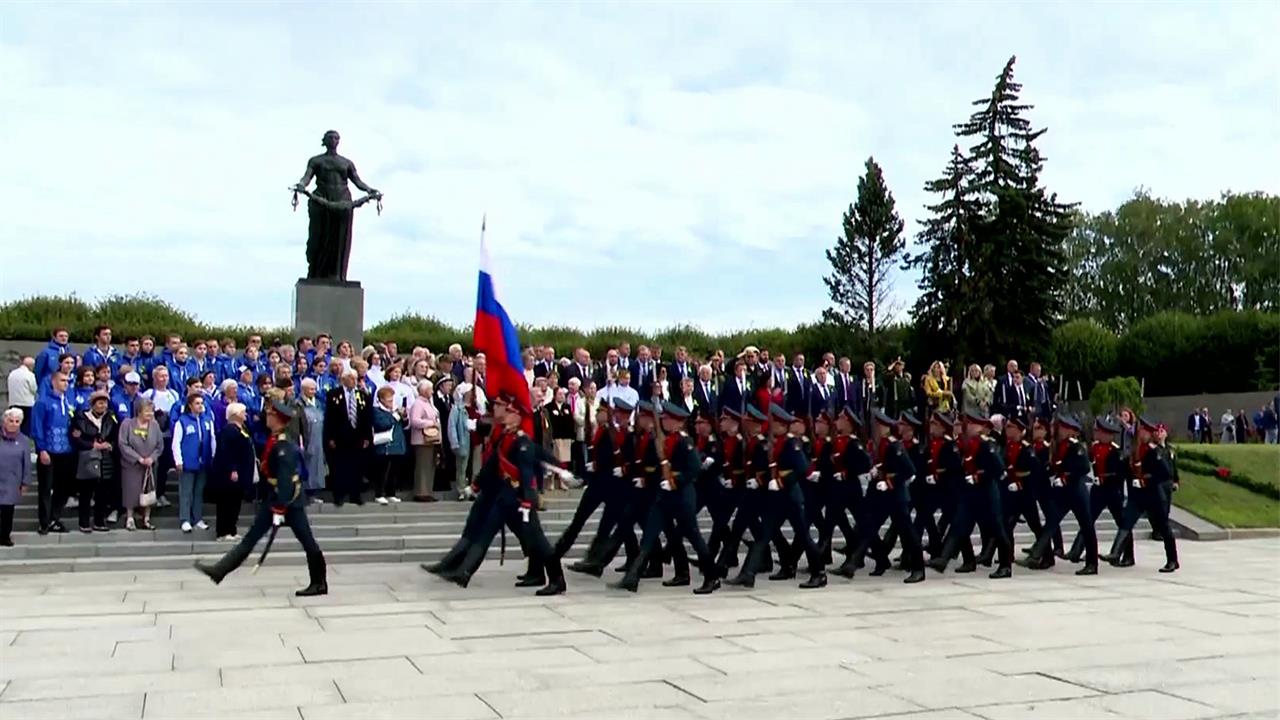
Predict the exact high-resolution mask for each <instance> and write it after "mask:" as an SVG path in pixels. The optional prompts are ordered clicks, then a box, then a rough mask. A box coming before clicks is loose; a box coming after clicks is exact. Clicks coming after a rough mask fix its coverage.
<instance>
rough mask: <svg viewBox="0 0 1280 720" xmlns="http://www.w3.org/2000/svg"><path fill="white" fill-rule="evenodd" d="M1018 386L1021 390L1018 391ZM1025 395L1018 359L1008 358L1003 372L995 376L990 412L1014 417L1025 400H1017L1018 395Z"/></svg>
mask: <svg viewBox="0 0 1280 720" xmlns="http://www.w3.org/2000/svg"><path fill="white" fill-rule="evenodd" d="M1019 388H1021V390H1022V392H1021V393H1019ZM1020 394H1021V395H1022V396H1025V395H1026V388H1025V387H1024V386H1023V383H1022V373H1020V372H1018V361H1017V360H1010V361H1009V362H1008V363H1006V364H1005V373H1004V374H1003V375H1001V376H1000V377H998V378H996V387H995V391H994V392H993V393H992V397H991V414H992V415H1003V416H1005V417H1014V416H1016V415H1017V414H1018V408H1019V407H1021V406H1023V405H1026V403H1025V402H1019V395H1020Z"/></svg>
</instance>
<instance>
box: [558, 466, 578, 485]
mask: <svg viewBox="0 0 1280 720" xmlns="http://www.w3.org/2000/svg"><path fill="white" fill-rule="evenodd" d="M556 475H559V476H560V479H561V480H564V481H565V482H572V481H573V479H574V477H573V473H571V472H569V471H568V470H565V469H564V468H560V469H558V470H556Z"/></svg>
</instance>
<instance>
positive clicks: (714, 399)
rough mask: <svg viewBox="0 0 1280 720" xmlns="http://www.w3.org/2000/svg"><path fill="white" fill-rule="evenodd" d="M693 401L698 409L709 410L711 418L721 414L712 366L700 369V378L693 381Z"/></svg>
mask: <svg viewBox="0 0 1280 720" xmlns="http://www.w3.org/2000/svg"><path fill="white" fill-rule="evenodd" d="M693 401H694V403H695V404H697V406H698V407H704V408H707V409H708V412H709V414H710V416H711V417H717V416H718V415H719V414H720V406H719V404H718V403H719V401H720V397H719V395H718V394H717V393H716V387H715V382H714V381H713V379H712V377H711V366H710V365H703V366H702V367H700V368H698V378H697V379H696V380H694V381H693Z"/></svg>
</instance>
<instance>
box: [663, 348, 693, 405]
mask: <svg viewBox="0 0 1280 720" xmlns="http://www.w3.org/2000/svg"><path fill="white" fill-rule="evenodd" d="M695 373H696V371H695V369H694V365H693V363H691V362H689V350H688V349H687V348H685V346H683V345H679V346H677V347H676V359H675V360H674V361H673V362H672V363H671V367H669V368H667V386H668V387H670V388H671V402H673V403H679V402H680V401H681V400H683V399H684V398H683V397H677V394H678V393H677V392H676V391H677V390H678V389H679V388H680V387H681V382H682V381H683V380H684V379H685V378H692V377H693V376H694V375H695Z"/></svg>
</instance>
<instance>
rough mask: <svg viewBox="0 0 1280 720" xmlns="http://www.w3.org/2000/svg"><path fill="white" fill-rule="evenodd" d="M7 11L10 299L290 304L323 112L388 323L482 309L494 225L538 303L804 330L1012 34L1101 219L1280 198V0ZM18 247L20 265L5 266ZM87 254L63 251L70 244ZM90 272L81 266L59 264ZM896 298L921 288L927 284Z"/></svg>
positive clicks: (268, 313)
mask: <svg viewBox="0 0 1280 720" xmlns="http://www.w3.org/2000/svg"><path fill="white" fill-rule="evenodd" d="M4 20H5V21H4V22H3V23H2V24H0V107H4V108H5V112H4V113H3V114H0V133H3V136H4V137H5V138H6V139H7V140H9V141H10V142H9V143H7V148H6V149H7V153H6V155H7V160H8V163H7V165H8V167H9V169H10V172H11V173H12V175H11V182H10V183H8V184H7V190H6V192H5V193H4V195H3V196H0V212H2V213H3V216H4V217H5V218H6V219H7V221H8V222H7V223H6V228H5V230H4V232H5V234H6V235H8V236H9V237H8V238H7V241H6V243H5V246H6V248H15V247H21V248H24V250H23V251H22V253H23V254H22V255H21V256H22V257H24V258H26V262H27V263H28V266H29V267H31V268H32V270H33V271H32V272H23V271H19V270H15V269H14V268H15V267H22V263H21V262H19V263H17V264H16V265H15V263H13V262H7V263H6V265H5V268H4V269H3V270H0V299H10V298H13V297H18V296H22V295H27V294H34V293H49V292H67V291H68V290H70V289H76V290H77V291H78V292H79V293H80V294H81V295H82V296H89V297H92V296H98V295H103V294H108V293H111V292H117V291H132V290H138V289H147V290H150V291H151V292H154V293H156V294H159V295H161V296H163V297H165V298H167V299H169V300H170V301H172V302H174V303H176V304H178V305H180V306H182V307H184V308H187V309H189V310H191V311H193V312H194V313H196V314H197V315H199V316H200V317H201V318H203V319H206V320H209V321H212V322H253V323H264V324H271V325H283V324H286V323H287V322H288V320H289V317H288V313H289V297H290V293H291V291H292V281H293V279H294V278H295V277H297V276H298V275H300V274H303V273H304V271H305V264H304V260H303V255H302V246H303V243H304V241H305V226H306V220H305V214H304V212H302V211H300V212H298V213H296V214H295V213H291V212H290V211H289V207H288V199H289V196H288V193H287V192H286V190H285V188H286V187H287V186H288V185H289V184H290V183H291V182H293V181H294V180H296V179H297V177H298V176H299V175H300V174H301V172H302V169H303V166H304V163H305V160H306V158H307V157H308V156H309V155H311V154H314V153H315V152H317V151H318V149H319V145H318V143H319V137H320V134H321V133H322V132H323V131H324V130H325V129H328V128H329V127H334V128H337V129H339V130H340V131H341V132H342V133H343V137H344V143H343V147H342V150H343V152H344V153H345V154H347V155H348V156H349V157H351V158H352V159H354V160H355V161H356V163H357V165H358V166H359V168H360V171H361V174H362V175H363V176H364V178H365V179H366V181H368V182H369V183H371V184H373V185H374V186H375V187H378V188H380V189H382V190H383V191H385V192H386V193H387V203H386V205H387V207H386V212H385V213H384V214H383V215H382V216H381V217H378V216H377V215H375V214H374V213H373V211H372V209H371V208H364V209H362V210H360V211H359V212H358V213H357V218H356V247H355V250H354V252H353V257H352V269H351V274H352V277H353V278H356V279H359V280H361V281H363V282H364V284H365V287H366V312H367V315H368V321H369V322H371V323H372V322H375V321H377V320H379V319H382V318H385V317H388V316H390V315H392V314H395V313H397V312H400V311H402V310H405V309H411V310H415V311H418V312H424V313H429V314H435V315H438V316H440V317H442V318H443V319H446V320H449V321H452V322H457V323H465V322H467V321H469V319H470V317H471V316H472V314H473V312H474V282H475V263H476V258H477V244H476V243H477V239H478V230H479V219H480V216H481V214H482V213H485V212H487V213H488V214H489V219H490V229H491V236H490V240H491V248H492V250H493V252H494V253H495V254H496V255H497V256H498V261H499V268H500V271H501V272H504V273H506V276H505V278H504V280H503V283H502V285H503V288H504V292H505V294H506V296H507V301H506V302H507V304H508V305H509V306H510V308H511V310H512V312H513V313H514V314H515V315H516V317H517V318H518V319H520V320H522V321H525V322H531V323H559V324H576V325H582V326H597V325H605V324H610V325H612V324H622V325H637V326H644V327H659V326H665V325H670V324H673V323H676V322H685V321H692V322H695V323H699V324H702V325H703V326H705V327H707V328H710V329H722V328H729V327H742V326H747V325H752V324H754V325H756V326H761V325H764V324H774V323H777V324H790V323H793V322H800V321H807V320H811V319H814V318H816V317H817V315H818V314H819V313H820V311H821V308H822V307H824V306H825V304H826V296H825V288H824V286H823V284H822V282H821V276H822V274H823V273H824V272H825V271H826V264H825V260H824V258H823V254H822V251H823V249H824V248H825V247H827V246H829V245H830V243H831V242H832V240H833V239H834V238H835V236H836V234H837V233H838V231H839V220H840V213H841V212H842V210H843V209H844V208H845V207H846V206H847V205H848V203H849V202H851V201H852V200H853V197H854V192H855V187H856V181H857V176H858V174H859V173H860V172H861V170H862V163H863V161H864V160H865V159H866V157H867V156H868V155H872V154H874V155H875V156H876V158H877V160H878V161H879V162H880V163H881V165H882V166H883V167H884V170H885V174H886V178H887V180H888V182H889V184H890V187H891V189H892V190H893V192H894V194H895V196H896V198H897V200H898V207H899V212H900V213H901V214H902V215H903V217H904V218H906V219H907V220H908V229H909V230H910V231H914V228H915V222H914V221H916V220H918V219H919V218H920V217H921V207H922V206H923V205H924V204H925V203H926V202H927V201H928V200H929V198H928V197H927V196H926V195H925V194H924V192H923V190H922V186H923V183H924V182H925V181H927V180H929V179H931V178H933V177H934V176H936V175H937V174H938V173H939V172H940V170H941V169H942V167H943V166H944V164H945V161H946V159H947V152H948V149H949V148H950V146H951V145H952V143H953V142H955V139H954V138H953V136H952V134H951V124H952V123H954V122H958V121H960V120H963V119H964V118H965V117H966V116H967V114H968V112H969V101H970V100H972V99H973V98H975V97H979V96H981V95H982V94H984V93H986V92H987V91H988V90H989V88H990V84H991V82H992V79H993V78H994V76H995V75H996V73H997V72H998V71H999V70H1000V67H1001V66H1002V65H1003V63H1004V61H1005V59H1006V58H1007V57H1008V55H1009V54H1011V53H1017V54H1018V56H1019V64H1018V71H1017V73H1018V78H1019V80H1020V81H1022V82H1023V83H1024V84H1025V85H1026V88H1025V92H1024V97H1025V99H1026V100H1027V101H1028V102H1031V103H1033V104H1035V105H1036V109H1035V111H1034V113H1033V115H1032V118H1033V120H1034V121H1035V122H1036V123H1037V124H1038V125H1047V126H1048V127H1049V128H1050V132H1049V133H1048V134H1047V135H1046V136H1045V138H1044V140H1043V148H1044V152H1045V154H1046V155H1047V156H1048V157H1049V164H1048V168H1047V171H1046V181H1047V183H1048V185H1049V186H1050V188H1051V189H1053V190H1055V191H1057V192H1058V193H1059V194H1060V195H1061V196H1062V197H1063V198H1065V199H1069V200H1079V201H1081V202H1083V203H1084V206H1085V207H1086V208H1088V209H1102V208H1107V207H1112V206H1114V205H1115V204H1117V203H1119V202H1120V201H1122V200H1123V199H1124V198H1125V196H1126V195H1127V194H1128V193H1129V192H1130V191H1131V190H1132V189H1133V188H1134V187H1137V186H1139V185H1142V186H1147V187H1150V188H1151V189H1152V190H1153V191H1154V192H1155V193H1157V194H1160V195H1166V196H1170V197H1177V198H1181V197H1209V196H1213V195H1216V194H1217V193H1218V192H1219V191H1220V190H1222V189H1227V188H1231V189H1237V190H1250V189H1264V190H1269V191H1272V192H1275V191H1277V190H1278V189H1280V187H1278V186H1280V182H1278V179H1277V177H1276V174H1275V172H1274V170H1273V168H1274V167H1275V166H1276V164H1277V161H1278V160H1280V141H1278V140H1277V135H1276V132H1275V129H1276V127H1277V119H1278V114H1280V113H1278V112H1277V96H1276V87H1277V67H1278V64H1277V63H1276V50H1274V49H1272V47H1271V44H1270V43H1269V38H1268V36H1267V30H1266V29H1267V28H1270V27H1275V26H1276V25H1277V22H1276V21H1277V20H1280V13H1278V12H1277V10H1276V6H1275V5H1269V4H1261V3H1253V4H1248V3H1245V4H1238V5H1227V4H1216V5H1182V6H1162V7H1160V8H1153V7H1152V6H1150V5H1139V6H1127V5H1099V6H1091V7H1090V8H1089V9H1088V11H1087V12H1084V11H1080V10H1079V9H1078V8H1074V9H1073V8H1067V7H1066V6H1060V5H1052V4H1037V5H1024V6H1011V5H1008V4H1005V3H996V4H990V5H976V6H969V5H966V6H963V7H960V6H956V5H952V4H940V5H921V4H915V5H911V6H905V7H896V6H882V5H861V6H859V5H855V6H835V5H813V6H802V7H799V8H796V7H790V6H782V5H763V4H741V5H736V6H729V5H726V4H709V5H702V6H696V7H686V6H680V5H635V6H626V5H616V4H607V5H605V4H600V5H595V4H587V5H568V4H552V5H507V4H503V5H476V6H460V5H436V4H429V5H392V4H379V5H375V6H369V7H365V6H361V7H356V6H341V5H322V6H302V5H297V6H292V5H291V6H283V7H279V6H277V7H267V6H259V5H249V4H246V5H208V6H192V5H186V4H184V5H178V6H155V5H145V6H143V5H105V4H103V5H98V4H94V5H84V4H79V5H74V6H71V5H68V6H44V5H42V6H39V7H36V6H11V7H7V8H6V9H5V18H4ZM13 252H14V251H13V250H10V253H11V255H10V258H12V257H13V255H12V253H13ZM50 258H53V259H54V260H55V262H58V263H66V266H67V267H70V268H72V269H73V271H74V272H72V273H63V272H50V271H41V270H42V269H43V268H44V267H45V266H47V265H48V263H49V259H50ZM69 279H72V281H71V282H70V287H68V284H69V283H68V280H69ZM895 296H896V297H897V298H898V299H899V300H900V301H901V302H903V303H904V304H905V303H907V302H908V301H909V300H910V298H911V297H912V296H913V287H912V282H911V278H910V277H904V278H902V279H901V280H900V282H899V284H898V287H897V290H896V293H895Z"/></svg>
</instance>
